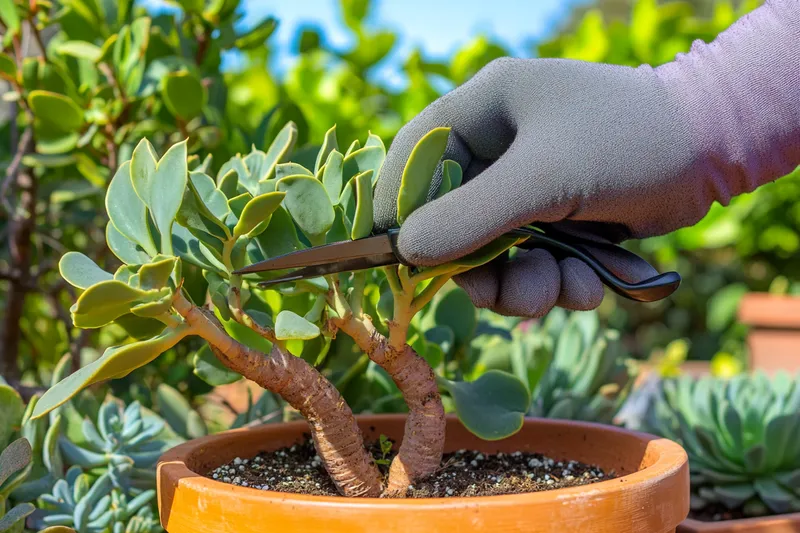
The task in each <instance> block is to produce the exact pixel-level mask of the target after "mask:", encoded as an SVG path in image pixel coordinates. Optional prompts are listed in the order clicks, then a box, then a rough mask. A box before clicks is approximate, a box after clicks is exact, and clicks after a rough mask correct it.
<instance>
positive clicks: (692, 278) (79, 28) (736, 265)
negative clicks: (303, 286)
mask: <svg viewBox="0 0 800 533" xmlns="http://www.w3.org/2000/svg"><path fill="white" fill-rule="evenodd" d="M173 3H174V4H176V5H177V7H179V8H180V10H179V11H178V13H177V14H174V15H173V14H164V15H158V16H155V17H152V19H150V18H148V14H147V13H146V12H144V11H143V10H142V9H140V8H137V7H134V6H133V5H132V2H130V1H123V2H116V1H111V0H59V1H54V2H52V4H51V3H50V2H49V1H46V0H39V1H38V2H34V3H33V4H29V3H28V2H24V3H23V2H14V1H12V0H0V7H2V8H3V9H0V18H2V19H3V20H4V22H5V26H7V29H6V31H5V32H4V33H5V39H4V56H3V60H2V66H3V74H2V75H3V77H4V78H5V79H7V80H11V90H10V91H8V92H7V93H6V94H5V95H4V99H5V100H6V101H8V102H12V104H11V105H12V106H13V108H14V109H16V114H15V115H14V117H15V118H16V120H13V119H12V120H10V121H8V122H6V123H5V124H3V125H2V128H1V129H0V161H2V164H3V165H4V166H5V167H6V168H8V167H12V168H13V167H14V165H15V164H16V162H15V161H14V154H15V153H16V152H17V150H16V147H17V142H18V140H19V139H21V138H24V133H25V131H26V129H28V128H29V127H30V128H32V133H33V144H32V146H30V147H29V149H28V150H25V151H24V157H22V159H21V160H20V161H19V163H21V166H20V168H19V172H18V173H16V175H15V176H13V178H16V181H17V184H16V186H15V184H14V179H10V180H7V181H9V186H8V187H5V188H4V189H3V194H4V199H5V198H7V199H8V202H5V203H6V205H7V206H12V208H11V210H10V211H8V210H7V211H5V212H4V214H3V215H2V218H0V237H1V238H2V240H3V246H2V251H0V277H2V278H3V279H4V281H0V295H2V296H0V299H2V300H3V301H4V302H7V305H3V306H2V308H0V313H2V314H3V331H5V336H4V337H3V338H2V340H3V341H4V342H3V343H2V350H3V358H2V361H3V363H2V366H1V367H0V373H2V374H3V375H5V376H6V377H9V378H11V379H12V380H14V379H18V378H20V377H21V378H24V380H25V381H26V382H27V383H32V384H37V383H45V382H46V381H47V380H48V377H49V374H50V369H52V367H53V366H54V364H55V362H56V361H57V360H58V359H59V357H60V356H61V355H63V354H64V353H65V352H71V353H72V355H73V360H74V362H75V363H76V364H78V363H80V361H81V360H84V361H88V360H92V359H94V358H96V357H97V353H99V352H102V350H103V349H104V348H105V347H107V346H109V345H112V344H118V343H120V342H122V341H124V340H125V336H126V334H125V332H124V331H122V330H121V329H119V328H116V327H114V326H111V327H106V328H102V329H100V330H89V331H88V332H87V331H78V330H75V329H73V328H72V327H71V324H70V319H69V313H68V307H69V303H70V302H71V301H74V295H72V294H70V292H69V291H70V290H71V289H70V288H69V287H68V286H67V285H66V284H65V283H63V281H61V279H60V277H59V275H58V272H57V270H56V268H55V267H56V263H57V260H58V258H59V257H60V256H61V255H62V254H63V253H64V252H65V251H67V250H82V251H83V252H84V253H86V254H87V255H89V256H90V257H92V259H94V260H95V261H96V262H97V263H98V264H99V265H100V266H102V267H104V268H106V269H110V270H112V271H113V267H114V266H116V265H114V264H113V262H114V258H113V256H111V254H109V253H108V250H107V248H106V245H105V239H104V236H103V231H102V228H103V227H105V220H104V216H105V212H104V208H103V207H104V206H103V205H102V203H103V198H104V195H105V188H106V186H107V184H108V182H109V180H110V177H111V176H113V173H114V170H115V168H116V166H117V165H118V163H119V162H121V161H124V160H126V159H128V158H129V157H130V154H131V151H132V149H133V147H134V146H135V143H136V142H137V141H138V140H139V139H140V138H141V137H142V136H147V137H148V138H149V139H150V140H151V141H152V142H153V143H154V145H155V147H156V150H157V151H159V153H163V151H164V147H165V146H168V145H170V144H173V143H175V142H177V141H179V140H182V139H184V138H186V137H188V138H189V140H190V142H189V151H190V153H197V152H201V153H212V154H213V155H214V160H215V161H216V162H221V161H225V160H227V159H228V158H229V157H231V156H232V155H235V154H236V153H239V152H242V153H245V152H247V151H249V150H250V147H251V146H255V147H256V148H258V149H266V147H267V146H268V145H269V143H270V141H271V140H272V139H273V138H274V136H275V133H276V132H277V129H278V128H280V127H281V126H282V125H283V124H285V123H286V121H288V120H292V121H294V122H295V123H296V124H297V126H298V131H299V135H300V137H299V139H298V147H299V150H298V151H299V152H300V155H299V156H298V158H302V153H303V148H304V147H305V148H306V152H305V153H308V154H315V153H316V150H317V149H318V146H319V144H320V143H321V142H322V139H323V136H324V134H325V131H326V130H327V129H328V128H329V127H330V126H331V125H332V124H334V123H335V124H336V125H337V129H338V132H339V135H340V137H341V138H343V139H353V138H363V137H364V136H365V134H366V132H367V131H372V132H374V133H376V134H378V135H380V136H381V137H382V138H384V140H385V141H386V142H387V144H388V143H389V142H390V141H391V137H392V136H393V135H394V133H395V132H396V131H397V130H398V129H399V128H400V126H402V124H404V123H405V122H407V121H408V120H410V119H411V118H412V117H413V116H414V115H415V114H416V113H418V112H419V111H420V110H422V109H423V108H424V107H425V106H426V105H427V104H429V103H430V102H431V101H433V100H434V99H435V98H437V97H438V96H440V89H438V88H440V87H443V86H455V85H458V84H460V83H463V82H464V81H465V80H467V79H468V78H469V77H470V76H472V75H473V74H474V73H475V72H477V71H478V70H479V69H480V68H481V67H482V66H484V65H485V64H486V63H488V62H489V61H491V60H492V59H494V58H496V57H501V56H504V55H508V54H509V52H508V51H507V50H505V49H504V48H503V47H502V46H501V45H499V44H498V43H495V42H493V41H492V40H491V39H489V38H487V37H485V36H476V37H475V38H473V39H472V40H470V41H469V42H468V43H467V44H465V45H464V46H463V47H462V48H461V49H460V50H458V51H457V52H456V53H455V54H454V55H453V56H452V57H450V58H446V59H444V60H432V59H430V58H428V57H426V55H425V54H424V51H421V50H415V51H413V52H412V53H410V54H409V55H408V56H407V57H406V58H404V62H403V68H402V72H403V75H404V76H405V78H406V79H407V86H406V87H405V88H404V89H402V90H390V89H388V88H387V87H384V86H382V85H380V84H377V83H375V82H374V81H373V78H374V76H372V73H373V72H374V70H375V68H376V65H378V64H379V63H380V61H381V60H383V59H384V58H385V57H386V56H387V54H388V53H389V52H390V51H391V50H392V49H393V47H394V45H395V43H396V40H397V36H396V35H394V34H393V33H392V32H391V31H389V30H386V29H383V28H376V27H373V26H371V25H370V24H368V23H367V22H366V21H367V14H368V12H369V9H370V2H368V1H366V0H342V1H341V2H340V10H341V14H342V20H343V22H344V24H345V26H346V28H347V31H348V32H350V33H351V34H352V36H353V37H354V43H355V44H354V45H353V46H352V47H351V48H349V49H338V48H336V49H334V48H329V47H326V46H324V45H323V44H321V43H324V42H325V40H324V39H323V38H322V36H320V35H319V34H318V33H316V30H313V29H309V28H298V29H297V38H296V39H295V41H296V46H297V47H298V52H299V53H300V55H299V58H298V59H297V61H296V63H295V64H294V65H293V66H292V67H291V68H289V69H288V71H287V72H286V73H285V74H284V75H281V76H278V75H276V74H275V73H274V72H271V71H270V69H269V68H268V64H269V63H268V62H269V59H270V57H271V56H272V54H273V53H274V51H273V47H272V45H271V44H270V40H269V37H270V34H271V33H272V31H273V30H274V27H275V24H276V23H278V21H275V20H272V19H266V20H264V21H260V22H259V23H257V24H255V25H250V26H251V27H253V28H254V29H253V30H251V31H248V32H245V33H241V32H239V33H237V30H236V29H235V28H237V27H238V26H237V21H238V18H239V16H238V15H237V8H238V1H237V0H208V1H206V2H203V1H200V0H176V1H175V2H173ZM758 3H759V2H754V1H749V0H748V1H745V2H741V5H739V3H737V4H736V5H735V6H734V4H733V3H732V2H730V1H718V2H716V3H715V5H714V8H713V10H712V11H713V16H712V17H710V18H699V17H698V16H696V15H695V11H694V8H693V6H692V4H691V3H683V2H669V3H657V2H656V1H655V0H638V1H636V2H634V4H633V7H632V11H631V16H630V18H629V20H627V21H625V20H617V19H615V20H613V21H607V20H605V17H604V14H603V11H602V10H600V9H589V10H588V11H586V12H585V13H584V14H583V15H582V17H581V18H579V19H578V20H576V21H575V24H573V25H571V26H570V29H569V30H566V31H564V32H562V33H561V34H559V35H556V36H555V37H553V38H552V39H551V40H549V41H547V42H541V43H536V44H534V45H532V47H531V50H530V52H531V56H540V57H565V58H572V59H581V60H587V61H602V62H611V63H618V64H626V65H631V66H637V65H639V64H641V63H650V64H652V65H658V64H661V63H664V62H666V61H669V60H671V59H672V58H673V57H674V56H675V54H676V53H680V52H685V51H688V49H689V48H690V46H691V43H692V41H693V40H694V39H703V40H705V41H710V40H712V39H713V38H714V36H715V35H716V34H718V33H719V32H720V31H722V30H723V29H725V28H726V27H727V26H728V25H730V24H731V23H732V22H733V21H735V20H736V19H737V18H738V17H739V16H741V15H742V14H744V13H745V12H747V11H748V10H750V9H753V8H754V7H756V6H757V5H758ZM23 4H24V5H23ZM31 5H33V6H34V7H33V8H31V7H30V6H31ZM8 9H15V11H16V12H17V13H18V17H19V19H20V25H21V26H22V27H24V26H26V22H25V19H29V20H32V21H34V23H35V24H34V25H35V26H36V27H37V28H38V31H37V32H35V34H37V35H40V36H42V40H43V41H46V42H47V44H46V53H45V54H44V55H42V54H41V53H40V52H39V51H38V50H37V46H36V44H37V43H36V41H37V39H36V38H35V37H36V35H32V34H31V33H30V32H24V31H22V32H21V33H20V35H19V37H14V31H13V21H12V22H11V23H9V21H8V20H7V13H8V11H7V10H8ZM56 24H57V27H56ZM15 39H16V40H18V41H19V42H23V41H24V42H25V43H26V45H27V47H28V49H29V50H30V53H31V57H28V58H26V59H24V60H23V61H22V62H21V63H20V65H21V66H22V69H21V72H17V73H15V72H14V67H9V66H8V65H13V64H14V63H15V61H14V54H15V53H14V42H15ZM225 50H236V51H237V53H238V54H239V56H240V58H241V61H239V62H238V66H237V67H236V68H235V69H234V70H230V71H222V70H221V67H220V64H221V54H222V53H223V51H225ZM9 69H11V70H9ZM36 91H46V92H45V93H41V92H39V93H37V92H36ZM51 93H55V95H61V96H53V94H51ZM15 100H16V101H15ZM26 109H29V110H30V113H29V112H27V111H26ZM53 116H59V117H61V119H60V120H59V121H53V120H52V119H51V118H48V117H53ZM69 117H73V119H72V120H70V119H69ZM20 176H27V177H28V178H30V180H31V181H32V182H33V183H34V184H35V186H34V187H33V188H30V187H29V188H28V189H26V185H25V184H24V183H22V182H21V181H20V179H19V177H20ZM26 194H28V196H29V197H32V198H33V200H32V201H31V202H29V203H30V206H32V207H33V208H32V209H26V208H25V205H24V204H25V202H24V200H25V195H26ZM798 199H800V174H798V173H795V174H794V175H793V176H791V177H788V178H785V179H782V180H780V181H778V182H777V183H775V184H771V185H768V186H766V187H763V188H762V189H760V190H758V191H757V192H755V193H753V194H750V195H745V196H743V197H740V198H737V199H736V200H734V202H733V203H732V205H731V206H729V207H726V208H723V207H722V206H715V207H714V208H713V209H712V211H711V213H710V214H709V215H708V217H706V219H704V220H703V221H702V222H700V223H699V224H697V225H696V226H695V227H693V228H688V229H685V230H681V231H678V232H676V233H674V234H671V235H668V236H665V237H659V238H655V239H649V240H646V241H643V242H639V243H632V244H631V247H632V248H634V249H635V250H637V251H638V252H640V253H642V254H643V255H645V256H646V257H648V258H649V259H650V260H651V261H652V262H653V263H654V264H655V265H656V266H657V267H658V268H659V269H660V270H667V269H675V270H678V271H679V272H680V273H681V274H682V275H683V277H684V280H685V284H684V286H683V287H682V289H681V290H680V291H679V292H678V293H677V294H676V295H675V296H674V297H673V298H671V299H669V300H668V301H665V302H660V303H656V304H648V305H644V306H643V305H641V304H630V303H628V302H624V301H621V300H619V299H617V298H616V297H613V296H610V297H609V298H607V299H606V302H605V303H604V304H603V306H602V307H601V309H600V315H601V318H602V320H603V322H604V323H605V324H607V325H609V326H612V327H614V328H616V329H619V330H621V342H622V343H623V344H624V346H625V348H626V349H627V350H628V351H629V352H631V353H633V354H634V355H636V356H638V357H647V356H649V355H650V354H652V353H653V352H654V351H658V350H661V349H662V348H663V347H665V346H666V345H667V344H668V343H669V342H670V341H672V340H674V339H678V338H687V339H689V341H690V342H691V344H690V345H691V348H690V352H689V356H690V357H691V358H703V359H708V358H710V357H711V356H713V355H714V354H715V353H717V352H719V351H728V352H730V353H733V354H734V355H736V356H739V357H741V356H743V338H744V329H743V328H742V327H741V325H739V324H738V323H737V322H736V320H735V310H736V306H737V303H738V299H739V298H740V297H741V295H742V294H743V293H744V292H746V291H747V290H768V289H770V288H771V289H772V290H775V291H789V290H791V287H792V283H791V281H792V280H797V279H798V270H799V269H798V260H797V249H798V247H800V235H798V232H797V228H798V227H800V202H798ZM30 206H29V207H30ZM12 219H13V220H14V223H12V222H11V221H12ZM26 225H27V226H28V227H29V229H30V230H31V234H30V236H29V237H25V236H24V235H23V236H22V239H21V240H20V235H19V228H20V227H24V226H26ZM20 245H24V246H23V247H25V248H27V249H28V250H29V254H28V255H27V257H26V258H25V260H24V261H22V262H20V261H18V257H17V256H18V255H19V248H20ZM15 254H16V255H15ZM186 274H187V278H188V279H189V280H190V281H191V280H193V283H192V284H191V289H192V290H193V291H195V294H201V293H202V291H204V290H205V287H204V285H203V284H204V280H203V279H202V278H201V277H200V276H199V275H195V276H194V278H193V277H192V271H191V269H189V271H188V272H186ZM20 300H21V301H22V302H23V306H22V312H21V314H19V315H17V314H16V313H15V311H14V306H13V302H18V301H20ZM14 328H17V329H16V330H18V331H20V338H19V342H18V343H11V344H9V343H8V342H7V340H8V337H9V332H10V331H14ZM198 347H199V344H197V343H196V342H195V343H189V342H185V343H182V344H180V345H178V346H177V347H176V348H174V349H173V350H170V352H169V353H168V354H167V355H165V356H163V357H161V358H159V359H158V360H157V361H156V362H154V363H153V364H152V365H150V366H149V367H147V368H145V369H142V370H140V371H137V372H135V373H134V374H132V375H131V376H129V377H128V378H126V379H123V380H120V381H119V382H116V383H114V384H112V386H113V387H114V390H115V392H116V393H117V394H118V395H122V396H124V397H125V398H126V399H127V400H132V399H138V400H139V401H141V402H142V404H143V405H145V406H149V405H152V403H153V402H152V398H151V396H152V394H151V392H150V391H152V390H154V388H155V387H154V386H155V385H156V384H157V383H160V382H164V383H167V384H169V385H171V386H174V387H176V388H177V389H179V390H181V391H182V392H184V393H187V394H188V395H189V396H190V397H193V396H195V395H198V394H203V393H206V392H208V391H209V390H210V387H208V386H207V385H206V384H205V383H202V382H200V381H199V380H198V379H196V378H195V377H194V375H193V374H192V367H191V364H190V362H191V358H192V356H193V354H194V353H195V351H196V350H197V348H198ZM336 349H337V350H344V351H347V347H339V348H336ZM355 360H357V356H356V357H355ZM184 363H186V364H184ZM348 379H349V378H348ZM353 401H354V403H358V402H357V401H355V400H354V399H353Z"/></svg>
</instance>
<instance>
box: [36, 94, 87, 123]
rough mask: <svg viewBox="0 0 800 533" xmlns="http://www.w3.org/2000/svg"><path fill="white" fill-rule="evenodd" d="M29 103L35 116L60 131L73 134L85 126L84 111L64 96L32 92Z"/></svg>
mask: <svg viewBox="0 0 800 533" xmlns="http://www.w3.org/2000/svg"><path fill="white" fill-rule="evenodd" d="M28 103H29V105H30V106H31V111H33V114H34V116H36V118H37V119H39V120H41V121H43V122H46V123H47V124H48V125H50V126H52V127H54V128H55V129H57V130H58V131H63V132H72V131H76V130H78V129H80V127H81V126H82V125H83V110H82V109H81V108H80V107H78V104H76V103H75V102H73V101H72V99H71V98H68V97H66V96H64V95H62V94H58V93H54V92H50V91H39V90H37V91H31V92H30V94H29V95H28Z"/></svg>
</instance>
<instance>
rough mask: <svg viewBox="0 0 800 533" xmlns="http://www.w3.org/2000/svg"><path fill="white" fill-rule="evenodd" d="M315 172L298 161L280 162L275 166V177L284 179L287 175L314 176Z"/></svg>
mask: <svg viewBox="0 0 800 533" xmlns="http://www.w3.org/2000/svg"><path fill="white" fill-rule="evenodd" d="M313 175H314V174H313V173H312V172H311V171H310V170H308V169H307V168H306V167H304V166H303V165H298V164H297V163H280V164H279V165H278V166H277V167H276V168H275V178H276V179H279V180H280V179H283V178H285V177H287V176H313Z"/></svg>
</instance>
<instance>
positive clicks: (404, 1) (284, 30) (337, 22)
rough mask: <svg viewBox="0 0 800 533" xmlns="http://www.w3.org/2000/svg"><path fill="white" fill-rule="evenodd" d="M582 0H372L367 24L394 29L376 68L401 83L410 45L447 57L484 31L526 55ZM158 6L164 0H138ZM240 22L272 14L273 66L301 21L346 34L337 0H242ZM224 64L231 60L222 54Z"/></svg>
mask: <svg viewBox="0 0 800 533" xmlns="http://www.w3.org/2000/svg"><path fill="white" fill-rule="evenodd" d="M585 1H586V0H488V1H487V0H373V6H374V7H373V9H372V12H371V14H370V17H369V19H368V24H369V25H371V26H372V27H380V28H390V29H392V30H394V31H396V32H397V33H398V34H399V41H398V43H397V45H396V47H395V50H394V52H393V54H392V56H391V57H389V58H388V59H387V60H386V61H385V62H384V64H382V65H381V68H380V69H379V71H378V72H377V76H378V78H379V79H380V80H381V81H384V82H385V83H387V84H389V85H396V84H399V83H402V79H401V78H400V77H399V76H398V74H397V72H398V68H397V67H398V65H399V64H400V62H401V61H402V58H404V57H406V56H407V54H408V53H409V51H410V50H412V49H413V48H415V47H419V48H421V49H422V50H423V51H424V53H425V54H426V57H429V58H431V59H437V58H442V57H447V56H448V55H450V54H451V53H452V52H453V51H455V50H457V49H458V48H459V47H460V46H461V45H463V44H464V43H466V42H468V41H469V40H470V39H471V38H472V37H474V36H476V35H479V34H484V35H488V36H492V37H493V38H494V39H496V40H498V41H500V42H501V43H503V44H504V45H505V46H506V47H507V48H508V49H509V50H511V51H512V53H513V54H514V55H516V56H520V57H522V56H526V55H528V53H527V46H526V45H527V44H528V43H530V42H531V41H532V40H536V39H541V38H542V37H544V36H546V35H547V34H548V33H549V32H551V31H552V30H553V29H554V27H555V26H556V25H557V24H558V23H559V22H561V21H563V20H564V18H565V16H566V15H567V14H568V13H569V10H570V8H571V7H572V6H573V5H575V4H577V3H581V2H585ZM141 3H142V4H145V5H148V6H152V7H157V6H159V5H163V0H143V1H142V2H141ZM243 11H244V14H245V18H244V21H243V23H244V24H245V25H252V24H256V23H257V22H258V21H260V20H261V19H262V18H263V17H266V16H268V15H272V16H274V17H276V18H277V19H278V20H279V21H280V25H279V27H278V31H277V32H276V34H275V35H273V36H272V38H271V39H272V41H271V42H272V44H273V45H274V46H275V47H276V49H277V50H276V51H277V54H276V56H275V59H274V60H275V64H274V65H273V67H274V68H276V69H277V70H278V71H281V70H283V69H285V68H286V67H287V66H289V65H291V63H292V61H293V59H294V58H293V56H292V53H291V48H292V44H293V39H294V37H295V31H296V29H297V28H298V26H300V25H312V26H316V27H317V28H318V29H320V30H321V31H322V32H323V34H324V36H325V38H326V40H327V41H328V43H330V44H332V45H334V46H337V47H345V46H347V45H348V44H349V43H350V35H349V33H348V31H347V28H346V27H345V26H344V22H343V21H342V18H341V14H340V11H339V0H279V1H267V0H243ZM227 63H228V66H234V65H235V64H236V58H235V57H229V58H227Z"/></svg>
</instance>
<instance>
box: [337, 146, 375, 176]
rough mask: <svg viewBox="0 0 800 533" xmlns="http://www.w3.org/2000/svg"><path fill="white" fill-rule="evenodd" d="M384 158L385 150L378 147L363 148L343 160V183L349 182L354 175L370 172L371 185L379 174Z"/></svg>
mask: <svg viewBox="0 0 800 533" xmlns="http://www.w3.org/2000/svg"><path fill="white" fill-rule="evenodd" d="M385 157H386V150H384V149H383V148H382V147H379V146H365V147H364V148H360V149H358V150H356V151H355V152H352V153H351V154H349V155H347V156H346V157H345V158H344V163H343V170H342V176H343V179H344V180H345V181H349V180H350V179H351V178H352V177H353V176H355V175H356V174H360V173H361V172H366V171H368V170H371V171H372V183H373V184H374V183H375V180H376V179H377V178H376V177H375V176H377V175H378V172H380V169H381V166H382V165H383V160H384V158H385Z"/></svg>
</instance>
